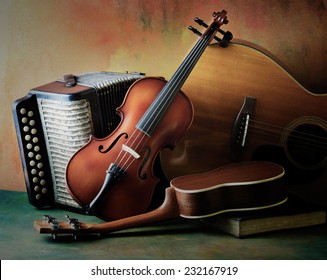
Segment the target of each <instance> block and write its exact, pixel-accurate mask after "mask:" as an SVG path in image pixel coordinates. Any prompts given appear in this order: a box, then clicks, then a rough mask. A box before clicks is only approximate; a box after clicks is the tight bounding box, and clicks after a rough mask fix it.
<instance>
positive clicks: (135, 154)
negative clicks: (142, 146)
mask: <svg viewBox="0 0 327 280" xmlns="http://www.w3.org/2000/svg"><path fill="white" fill-rule="evenodd" d="M122 149H123V151H125V152H127V153H129V154H131V155H132V156H133V157H135V158H136V159H138V158H140V157H141V156H140V155H139V154H138V153H137V152H136V151H135V150H133V149H132V148H131V147H128V146H126V145H125V144H123V147H122Z"/></svg>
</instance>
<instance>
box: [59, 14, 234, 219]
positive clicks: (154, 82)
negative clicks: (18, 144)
mask: <svg viewBox="0 0 327 280" xmlns="http://www.w3.org/2000/svg"><path fill="white" fill-rule="evenodd" d="M213 18H214V19H213V22H212V23H211V25H210V26H208V28H207V29H206V31H205V32H204V33H203V35H202V34H201V37H200V39H199V40H198V42H197V43H196V44H195V46H194V47H193V49H192V50H191V52H190V53H189V54H188V55H187V57H186V58H185V60H184V61H183V63H182V64H181V65H180V66H179V68H178V69H177V71H176V72H175V73H174V75H173V76H172V77H171V79H170V80H169V81H168V82H166V81H165V80H163V79H161V78H155V77H146V78H143V79H140V80H138V81H137V82H135V83H134V84H133V85H132V86H131V87H130V88H129V90H128V92H127V94H126V96H125V99H124V101H123V103H122V105H121V106H120V107H119V108H117V113H118V114H119V115H120V117H121V122H120V124H119V125H118V126H117V128H116V129H115V130H114V131H113V132H112V133H111V134H110V135H109V136H107V137H105V138H103V139H97V138H95V137H93V136H91V138H90V141H89V142H88V143H87V144H86V145H85V146H84V147H82V148H81V149H80V150H78V151H77V152H76V153H75V154H74V155H73V156H72V157H71V159H70V161H69V162H68V164H67V167H66V174H65V175H66V185H67V188H68V191H69V193H70V194H71V195H72V197H73V198H74V199H75V201H76V202H77V203H78V204H80V205H81V206H82V207H84V208H85V209H87V211H88V212H89V213H91V214H93V215H96V216H98V217H100V218H102V219H104V220H116V219H121V218H124V217H127V216H132V215H137V214H140V213H144V212H146V211H147V209H148V207H149V205H150V203H151V200H152V197H153V193H154V189H155V186H156V185H157V184H158V183H159V182H160V180H161V179H160V178H157V177H156V176H155V175H154V168H153V167H154V163H155V160H156V158H157V156H158V154H159V152H160V151H161V150H162V149H163V148H165V147H169V148H173V147H174V146H176V143H177V141H178V140H179V139H180V138H181V137H182V136H183V135H184V134H185V132H186V131H187V129H188V128H189V127H190V126H191V123H192V121H193V115H194V109H193V105H192V103H191V101H190V100H189V98H188V97H187V96H186V95H185V94H184V93H183V92H182V91H181V87H182V86H183V84H184V82H185V81H186V79H187V78H188V76H189V74H190V73H191V71H192V69H193V68H194V66H195V65H196V63H197V61H198V60H199V58H200V57H201V55H202V54H203V52H204V50H205V49H206V47H207V46H208V45H209V43H210V42H211V41H212V40H213V39H214V38H215V37H216V36H215V34H216V33H217V32H218V31H219V30H220V27H221V26H222V25H223V24H227V23H228V20H227V12H226V11H225V10H222V11H221V12H214V13H213Z"/></svg>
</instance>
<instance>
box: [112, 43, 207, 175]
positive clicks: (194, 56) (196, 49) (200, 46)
mask: <svg viewBox="0 0 327 280" xmlns="http://www.w3.org/2000/svg"><path fill="white" fill-rule="evenodd" d="M206 44H207V41H205V40H203V39H202V38H201V39H200V40H199V41H198V43H197V44H196V46H195V47H194V48H193V52H191V53H190V55H189V56H188V59H185V60H184V61H183V63H182V64H181V66H180V68H179V69H181V67H183V68H184V67H185V68H186V69H187V71H182V73H181V74H182V75H181V74H180V73H178V71H177V72H176V73H177V76H176V77H178V75H179V77H178V79H177V78H176V79H175V80H174V81H173V83H172V86H171V87H170V88H168V87H167V88H166V91H168V97H167V96H165V98H163V99H162V100H160V102H159V105H158V106H157V108H159V112H158V110H157V111H154V112H152V115H150V116H147V123H146V124H148V122H149V121H150V120H152V119H153V120H152V123H150V125H152V124H153V123H155V121H156V118H157V116H158V115H159V114H160V113H161V111H162V108H164V107H163V106H166V105H167V103H168V102H170V99H171V98H172V95H174V93H175V91H176V89H177V88H178V87H179V83H178V81H180V80H181V79H185V75H187V76H188V74H189V72H190V70H191V69H190V68H191V66H192V64H193V63H194V61H196V60H198V59H199V57H200V56H201V54H202V52H203V50H204V49H203V47H204V46H205V45H206ZM205 47H206V46H205ZM199 49H200V50H199ZM184 64H185V66H184ZM169 85H171V84H169ZM171 88H173V90H172V89H171ZM165 95H166V94H165ZM153 116H154V117H153ZM136 131H138V135H137V136H136V137H133V136H134V134H135V132H136ZM140 135H142V137H141V139H140V140H139V141H138V143H137V145H136V147H135V148H134V147H133V145H134V144H135V141H136V140H137V139H138V137H139V136H140ZM145 136H147V135H146V133H145V132H143V131H141V130H139V129H137V128H136V129H135V130H134V132H133V133H132V135H131V137H130V138H129V140H128V141H127V142H126V145H129V141H130V140H132V139H133V142H132V143H131V145H130V147H131V148H132V149H133V150H137V149H138V148H139V147H140V145H141V144H143V146H144V144H145V143H143V140H144V137H145ZM122 152H123V150H122V149H121V150H120V152H119V154H118V156H117V158H116V160H115V164H117V165H118V166H119V167H120V168H122V169H124V170H125V171H126V170H127V169H128V168H129V167H130V166H131V164H132V163H133V161H134V160H135V158H134V157H133V156H132V155H131V154H129V153H127V152H126V151H124V155H123V156H122ZM127 154H128V157H127V159H126V160H125V162H124V163H123V164H122V162H123V160H124V158H125V156H126V155H127ZM125 166H126V167H125Z"/></svg>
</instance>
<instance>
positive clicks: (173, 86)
mask: <svg viewBox="0 0 327 280" xmlns="http://www.w3.org/2000/svg"><path fill="white" fill-rule="evenodd" d="M212 33H214V31H212V32H207V33H206V34H205V35H204V36H203V37H201V38H200V39H199V41H198V42H197V43H196V44H195V46H194V47H193V49H192V50H191V52H190V53H189V54H188V55H187V57H186V58H185V60H184V61H183V63H182V64H181V65H180V66H179V68H178V69H177V71H176V72H175V73H174V75H173V76H172V77H171V79H170V80H169V81H168V83H167V84H166V85H165V86H164V87H163V89H162V90H161V91H160V93H159V95H158V96H157V97H156V99H155V100H154V102H153V103H152V104H151V105H150V107H149V108H148V110H147V111H146V112H145V113H144V115H143V116H142V118H141V119H140V121H139V122H138V123H137V125H136V128H137V129H139V130H141V131H143V132H144V133H146V134H147V135H148V136H151V135H152V133H153V132H154V130H155V128H156V127H157V125H158V124H159V122H160V120H161V119H162V117H163V116H164V114H165V112H166V111H167V109H168V107H169V106H170V104H171V102H172V101H173V100H174V98H175V96H176V95H177V94H178V92H179V91H180V89H181V88H182V86H183V84H184V83H185V81H186V79H187V78H188V76H189V75H190V73H191V72H192V70H193V68H194V67H195V65H196V63H197V62H198V60H199V59H200V57H201V55H202V54H203V52H204V50H205V49H206V47H207V46H208V45H209V43H210V39H211V37H212Z"/></svg>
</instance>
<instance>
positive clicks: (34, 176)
mask: <svg viewBox="0 0 327 280" xmlns="http://www.w3.org/2000/svg"><path fill="white" fill-rule="evenodd" d="M13 115H14V121H15V126H16V134H17V140H18V145H19V150H20V156H21V159H22V166H23V172H24V177H25V184H26V190H27V194H28V199H29V202H30V204H31V205H33V206H35V207H38V208H42V207H47V206H54V193H53V188H52V186H53V183H52V177H51V169H50V164H49V158H48V155H47V152H46V143H45V139H44V136H43V133H42V132H43V129H42V123H41V119H40V114H39V111H38V107H37V101H36V96H35V95H28V96H26V97H25V98H22V99H19V100H17V101H16V102H15V103H14V104H13Z"/></svg>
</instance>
